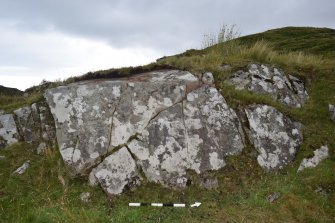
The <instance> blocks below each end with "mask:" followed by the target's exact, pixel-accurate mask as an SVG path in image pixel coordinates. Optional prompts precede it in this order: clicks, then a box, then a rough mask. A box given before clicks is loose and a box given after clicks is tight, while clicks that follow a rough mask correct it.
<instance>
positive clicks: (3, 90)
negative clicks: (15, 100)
mask: <svg viewBox="0 0 335 223" xmlns="http://www.w3.org/2000/svg"><path fill="white" fill-rule="evenodd" d="M0 95H1V96H2V95H9V96H13V95H17V96H22V95H23V92H22V91H20V90H18V89H16V88H9V87H4V86H2V85H0Z"/></svg>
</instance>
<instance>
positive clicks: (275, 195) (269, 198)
mask: <svg viewBox="0 0 335 223" xmlns="http://www.w3.org/2000/svg"><path fill="white" fill-rule="evenodd" d="M280 196H281V194H280V193H279V192H275V193H273V194H270V195H269V196H267V197H266V200H267V202H269V203H273V202H275V201H276V200H278V199H279V198H280Z"/></svg>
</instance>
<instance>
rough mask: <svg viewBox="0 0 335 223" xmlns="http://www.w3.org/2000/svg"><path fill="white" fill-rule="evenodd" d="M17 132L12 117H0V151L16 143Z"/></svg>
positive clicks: (9, 115)
mask: <svg viewBox="0 0 335 223" xmlns="http://www.w3.org/2000/svg"><path fill="white" fill-rule="evenodd" d="M18 138H19V135H18V131H17V128H16V124H15V121H14V118H13V115H11V114H7V115H0V149H2V148H5V147H6V146H7V145H11V144H13V143H16V142H18Z"/></svg>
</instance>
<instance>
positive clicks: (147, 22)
mask: <svg viewBox="0 0 335 223" xmlns="http://www.w3.org/2000/svg"><path fill="white" fill-rule="evenodd" d="M220 24H228V25H231V24H236V25H237V26H238V28H239V31H240V33H241V34H242V35H247V34H251V33H257V32H262V31H265V30H268V29H272V28H279V27H284V26H316V27H329V28H335V1H334V0H318V1H316V0H253V1H251V0H250V1H247V0H243V1H242V0H164V1H161V0H94V1H93V0H90V1H89V0H86V1H85V0H81V1H79V0H0V85H5V86H8V87H16V88H19V89H21V90H24V89H26V88H28V87H30V86H32V85H34V84H39V83H40V82H41V81H42V80H43V79H46V80H50V81H53V80H55V79H64V78H66V77H69V76H75V75H81V74H83V73H86V72H88V71H95V70H101V69H108V68H113V67H122V66H135V65H144V64H147V63H150V62H153V61H155V59H157V58H159V57H162V56H165V55H172V54H175V53H179V52H183V51H185V50H187V49H189V48H200V47H201V41H202V38H203V35H204V34H206V33H209V32H211V33H215V32H217V30H218V29H219V27H220Z"/></svg>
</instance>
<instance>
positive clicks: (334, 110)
mask: <svg viewBox="0 0 335 223" xmlns="http://www.w3.org/2000/svg"><path fill="white" fill-rule="evenodd" d="M329 113H330V119H331V120H332V121H334V122H335V106H334V105H331V104H329Z"/></svg>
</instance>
